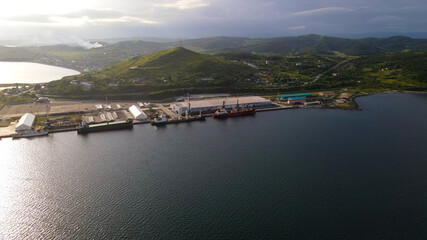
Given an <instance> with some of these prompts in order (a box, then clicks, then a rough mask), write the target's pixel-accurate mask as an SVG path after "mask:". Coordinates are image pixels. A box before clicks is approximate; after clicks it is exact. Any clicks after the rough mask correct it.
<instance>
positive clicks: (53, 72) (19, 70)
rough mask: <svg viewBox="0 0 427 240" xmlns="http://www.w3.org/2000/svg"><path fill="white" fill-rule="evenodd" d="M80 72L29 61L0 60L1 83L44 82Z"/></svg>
mask: <svg viewBox="0 0 427 240" xmlns="http://www.w3.org/2000/svg"><path fill="white" fill-rule="evenodd" d="M76 74H79V72H78V71H75V70H72V69H67V68H62V67H56V66H50V65H45V64H39V63H29V62H0V84H12V83H44V82H50V81H53V80H58V79H61V78H62V77H65V76H71V75H76Z"/></svg>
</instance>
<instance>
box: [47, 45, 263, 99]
mask: <svg viewBox="0 0 427 240" xmlns="http://www.w3.org/2000/svg"><path fill="white" fill-rule="evenodd" d="M132 67H137V69H131V68H132ZM255 72H256V70H255V69H253V68H251V67H249V66H247V65H244V64H240V63H234V62H231V61H228V60H225V59H221V58H217V57H214V56H210V55H203V54H199V53H195V52H193V51H190V50H188V49H185V48H175V49H171V50H164V51H160V52H157V53H154V54H150V55H146V56H140V57H136V58H132V59H130V60H126V61H123V62H120V63H116V64H113V65H111V66H109V67H106V68H105V69H103V70H95V71H92V72H89V73H85V74H81V75H79V76H72V77H65V78H64V79H62V80H60V81H55V82H51V83H50V84H49V86H48V88H49V89H50V94H53V95H88V94H105V93H109V94H118V93H119V94H124V93H137V92H156V91H164V90H168V89H169V90H171V89H175V90H176V89H185V88H210V89H215V88H223V87H227V86H233V85H234V83H235V82H238V81H239V80H241V79H244V78H248V77H250V76H252V75H253V74H254V73H255ZM203 77H213V78H214V79H215V80H214V81H202V80H200V78H203ZM73 79H77V80H80V81H93V82H95V84H96V89H94V90H91V91H89V92H83V91H81V89H80V86H78V85H71V84H70V81H71V80H73ZM134 79H142V80H141V82H139V83H136V84H135V83H133V80H134ZM116 81H119V82H120V86H119V87H109V86H108V84H109V83H112V82H116ZM209 91H210V90H209Z"/></svg>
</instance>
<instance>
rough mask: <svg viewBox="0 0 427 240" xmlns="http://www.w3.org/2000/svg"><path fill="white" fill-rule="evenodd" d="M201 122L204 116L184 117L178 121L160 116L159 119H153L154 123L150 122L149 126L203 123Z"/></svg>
mask: <svg viewBox="0 0 427 240" xmlns="http://www.w3.org/2000/svg"><path fill="white" fill-rule="evenodd" d="M203 120H205V117H204V116H194V117H186V118H178V119H170V120H167V119H166V117H165V116H161V117H156V118H154V121H153V122H151V125H153V126H160V125H166V124H176V123H183V122H193V121H203Z"/></svg>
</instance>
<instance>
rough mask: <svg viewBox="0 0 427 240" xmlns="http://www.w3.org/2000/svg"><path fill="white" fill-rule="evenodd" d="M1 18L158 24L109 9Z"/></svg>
mask: <svg viewBox="0 0 427 240" xmlns="http://www.w3.org/2000/svg"><path fill="white" fill-rule="evenodd" d="M2 20H5V21H9V22H15V23H20V22H21V23H28V24H31V25H48V26H80V25H85V24H93V25H98V24H107V23H139V24H158V23H159V22H158V21H154V20H148V19H145V18H141V17H138V16H132V15H129V14H128V13H125V12H121V11H115V10H111V9H103V10H94V9H82V10H79V11H75V12H71V13H67V14H58V15H41V14H37V15H24V16H15V17H9V18H3V19H2Z"/></svg>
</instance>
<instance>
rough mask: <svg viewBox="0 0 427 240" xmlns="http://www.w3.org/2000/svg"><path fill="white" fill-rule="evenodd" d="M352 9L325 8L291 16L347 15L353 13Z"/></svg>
mask: <svg viewBox="0 0 427 240" xmlns="http://www.w3.org/2000/svg"><path fill="white" fill-rule="evenodd" d="M353 11H354V9H352V8H344V7H325V8H317V9H312V10H307V11H300V12H295V13H292V16H295V17H303V16H313V15H328V14H337V13H348V12H353Z"/></svg>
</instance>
